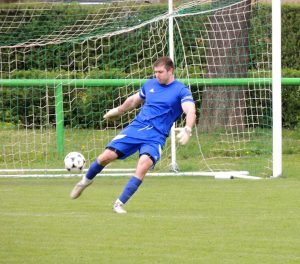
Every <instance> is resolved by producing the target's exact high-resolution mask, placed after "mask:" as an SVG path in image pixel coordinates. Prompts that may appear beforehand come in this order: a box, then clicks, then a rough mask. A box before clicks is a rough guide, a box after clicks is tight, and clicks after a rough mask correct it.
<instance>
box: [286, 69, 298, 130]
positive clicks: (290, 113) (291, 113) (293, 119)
mask: <svg viewBox="0 0 300 264" xmlns="http://www.w3.org/2000/svg"><path fill="white" fill-rule="evenodd" d="M282 75H283V76H284V77H300V70H294V69H283V71H282ZM282 123H283V127H285V128H290V129H294V128H297V127H298V128H299V127H300V86H283V87H282Z"/></svg>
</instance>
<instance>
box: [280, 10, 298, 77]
mask: <svg viewBox="0 0 300 264" xmlns="http://www.w3.org/2000/svg"><path fill="white" fill-rule="evenodd" d="M281 19H282V21H281V23H282V32H281V34H282V66H283V67H285V68H293V69H297V70H300V27H299V23H300V5H299V4H297V5H295V4H294V5H283V6H282V16H281ZM298 77H299V75H298Z"/></svg>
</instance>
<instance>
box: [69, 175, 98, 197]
mask: <svg viewBox="0 0 300 264" xmlns="http://www.w3.org/2000/svg"><path fill="white" fill-rule="evenodd" d="M92 183H93V181H92V180H88V179H82V180H81V181H80V182H78V183H77V184H76V185H75V186H74V188H73V190H72V192H71V194H70V197H71V198H72V199H76V198H78V197H79V196H80V195H81V193H82V192H83V190H84V189H85V188H86V187H88V186H89V185H91V184H92Z"/></svg>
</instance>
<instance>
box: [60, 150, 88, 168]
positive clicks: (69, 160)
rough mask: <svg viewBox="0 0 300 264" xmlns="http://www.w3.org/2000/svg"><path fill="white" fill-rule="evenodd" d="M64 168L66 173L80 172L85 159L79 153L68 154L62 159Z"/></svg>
mask: <svg viewBox="0 0 300 264" xmlns="http://www.w3.org/2000/svg"><path fill="white" fill-rule="evenodd" d="M64 162H65V168H66V169H67V170H68V171H82V170H83V168H84V165H85V162H86V161H85V158H84V156H83V155H82V154H81V153H79V152H70V153H69V154H67V156H66V157H65V159H64Z"/></svg>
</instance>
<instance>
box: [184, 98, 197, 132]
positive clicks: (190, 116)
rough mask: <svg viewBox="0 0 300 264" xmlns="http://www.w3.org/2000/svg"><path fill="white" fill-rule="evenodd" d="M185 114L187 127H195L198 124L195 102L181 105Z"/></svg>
mask: <svg viewBox="0 0 300 264" xmlns="http://www.w3.org/2000/svg"><path fill="white" fill-rule="evenodd" d="M181 107H182V110H183V112H184V113H185V114H186V122H185V126H188V127H189V128H191V130H192V128H193V127H194V125H195V123H196V107H195V104H194V103H193V102H185V103H182V105H181Z"/></svg>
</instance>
